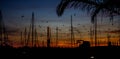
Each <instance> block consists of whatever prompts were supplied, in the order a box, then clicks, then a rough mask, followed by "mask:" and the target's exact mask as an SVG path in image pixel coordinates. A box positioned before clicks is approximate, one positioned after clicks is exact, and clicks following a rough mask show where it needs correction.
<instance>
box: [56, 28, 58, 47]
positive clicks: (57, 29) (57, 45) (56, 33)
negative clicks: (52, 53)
mask: <svg viewBox="0 0 120 59" xmlns="http://www.w3.org/2000/svg"><path fill="white" fill-rule="evenodd" d="M57 46H58V27H56V47H57Z"/></svg>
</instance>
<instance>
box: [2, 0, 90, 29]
mask: <svg viewBox="0 0 120 59" xmlns="http://www.w3.org/2000/svg"><path fill="white" fill-rule="evenodd" d="M60 1H61V0H0V9H1V10H2V13H3V19H4V21H5V23H6V25H8V26H9V27H12V28H19V29H20V28H21V27H22V28H24V27H27V26H29V24H30V20H31V14H32V12H34V13H35V21H36V25H37V26H39V25H41V26H46V25H47V26H48V25H49V26H52V27H53V26H54V27H56V26H61V25H65V26H70V15H74V14H76V16H74V17H73V19H74V21H73V23H74V25H75V26H76V25H77V24H89V23H90V17H88V15H86V13H85V12H82V11H80V10H73V9H66V10H65V12H64V14H63V15H62V17H58V16H57V14H56V7H57V5H58V4H59V3H60ZM22 15H23V16H24V18H23V19H22V18H21V16H22ZM46 21H48V23H46Z"/></svg>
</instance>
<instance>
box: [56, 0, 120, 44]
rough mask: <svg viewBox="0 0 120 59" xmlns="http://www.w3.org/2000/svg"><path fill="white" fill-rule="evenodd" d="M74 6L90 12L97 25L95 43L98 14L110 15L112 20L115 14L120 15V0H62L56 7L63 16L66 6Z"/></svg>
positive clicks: (59, 14)
mask: <svg viewBox="0 0 120 59" xmlns="http://www.w3.org/2000/svg"><path fill="white" fill-rule="evenodd" d="M72 7H73V8H74V9H81V10H85V11H87V12H88V13H90V15H91V22H92V23H93V24H94V27H95V43H96V38H97V37H96V36H97V15H98V14H102V15H107V16H110V20H113V16H114V15H120V0H61V2H60V4H58V6H57V9H56V12H57V15H58V16H62V14H63V12H64V10H65V9H66V8H72Z"/></svg>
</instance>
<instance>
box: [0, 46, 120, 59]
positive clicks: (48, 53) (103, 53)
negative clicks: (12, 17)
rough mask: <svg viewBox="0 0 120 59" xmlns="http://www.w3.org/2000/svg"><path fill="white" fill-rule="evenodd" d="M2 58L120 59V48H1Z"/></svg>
mask: <svg viewBox="0 0 120 59" xmlns="http://www.w3.org/2000/svg"><path fill="white" fill-rule="evenodd" d="M0 57H2V59H4V58H18V59H19V58H25V57H27V58H35V59H36V58H37V59H46V58H47V59H48V58H49V59H65V58H67V59H71V58H72V59H76V58H77V59H120V47H90V48H45V47H42V48H28V47H24V48H11V47H0Z"/></svg>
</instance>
